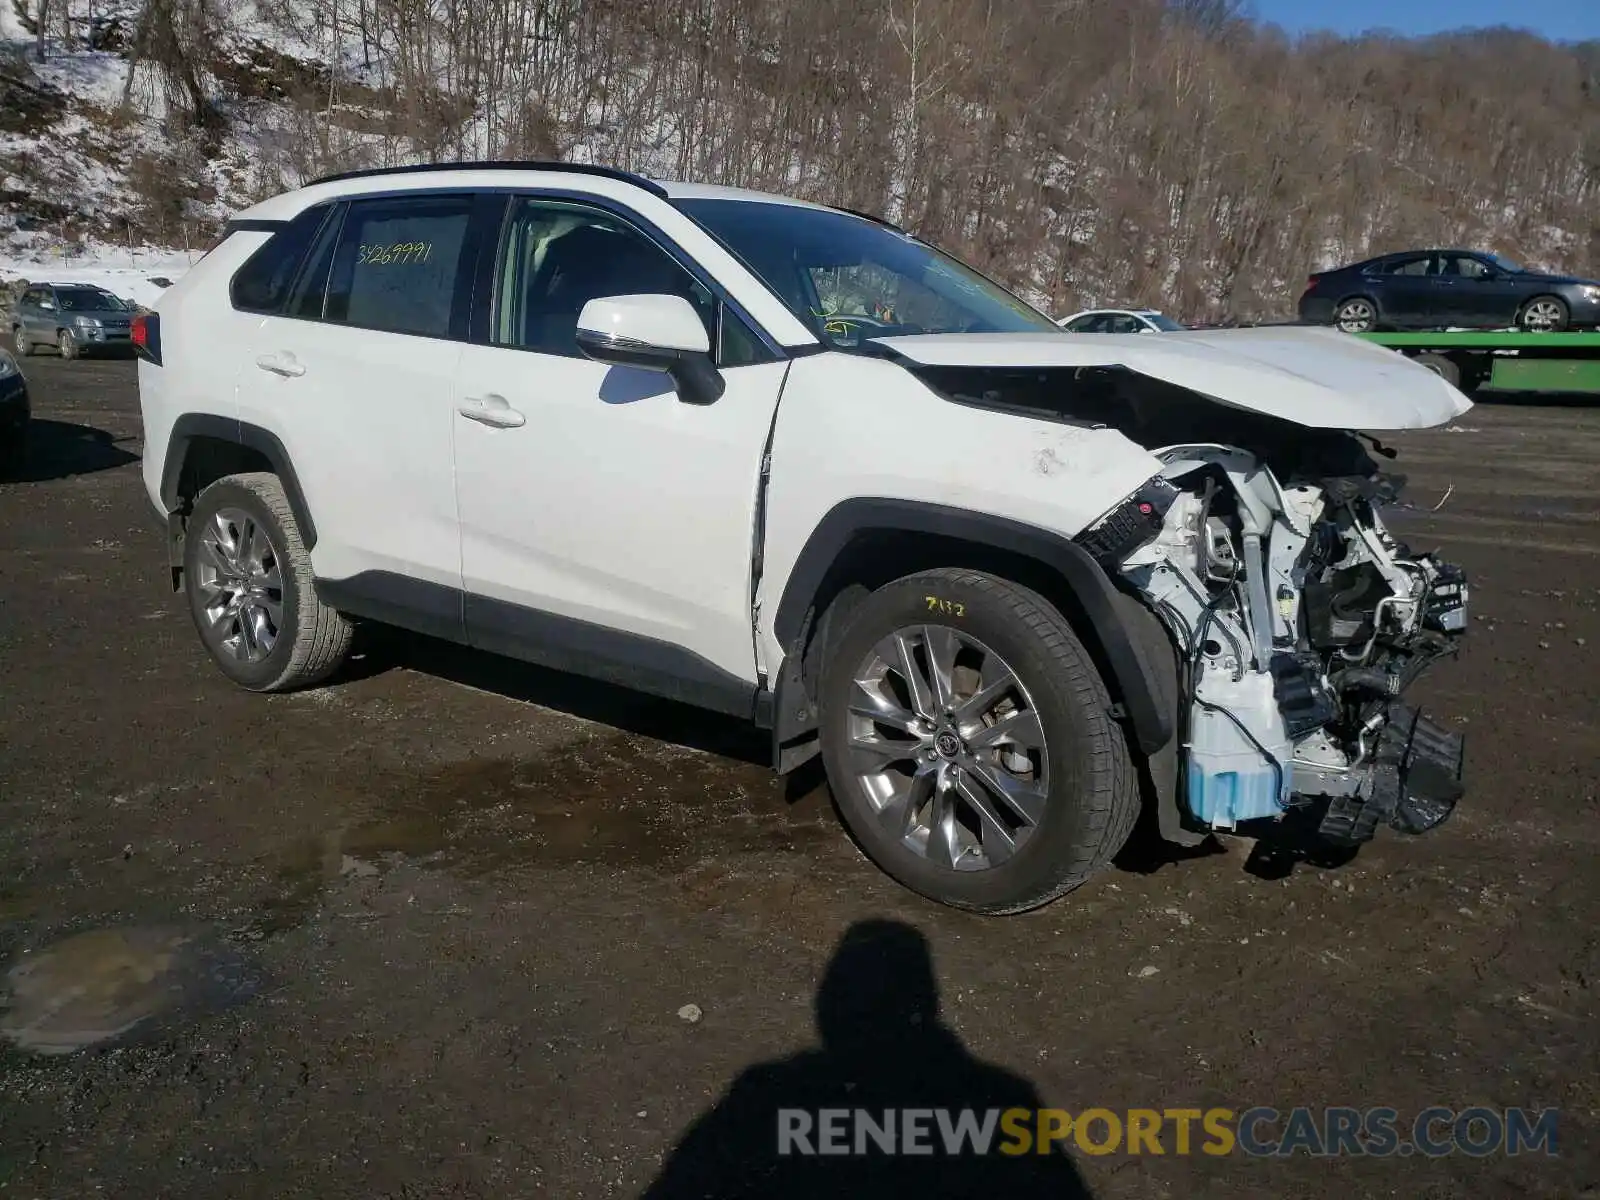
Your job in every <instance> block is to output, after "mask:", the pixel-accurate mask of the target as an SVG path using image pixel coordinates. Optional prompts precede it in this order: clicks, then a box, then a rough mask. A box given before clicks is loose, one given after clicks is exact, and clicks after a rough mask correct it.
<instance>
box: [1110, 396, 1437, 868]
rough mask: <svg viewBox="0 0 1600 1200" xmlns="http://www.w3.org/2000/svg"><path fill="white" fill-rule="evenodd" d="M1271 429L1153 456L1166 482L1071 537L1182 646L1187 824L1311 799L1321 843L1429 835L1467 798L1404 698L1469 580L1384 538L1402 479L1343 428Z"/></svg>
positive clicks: (1277, 811)
mask: <svg viewBox="0 0 1600 1200" xmlns="http://www.w3.org/2000/svg"><path fill="white" fill-rule="evenodd" d="M1213 412H1215V410H1213ZM1213 424H1215V421H1213ZM1276 425H1277V423H1275V422H1274V423H1271V424H1270V425H1264V426H1261V427H1260V428H1259V430H1258V432H1260V433H1263V434H1268V435H1269V436H1266V437H1261V438H1258V439H1254V443H1255V444H1253V445H1252V446H1251V448H1250V449H1241V448H1239V447H1237V446H1222V445H1215V444H1205V443H1198V444H1176V445H1168V446H1167V447H1166V448H1164V449H1160V450H1156V451H1154V452H1153V453H1154V454H1155V456H1156V457H1157V459H1158V460H1159V461H1160V462H1161V463H1162V470H1161V472H1160V474H1158V475H1157V476H1155V477H1154V478H1152V479H1151V480H1150V482H1149V483H1147V484H1146V485H1145V486H1144V487H1143V488H1142V489H1141V490H1140V491H1139V492H1138V493H1137V494H1135V495H1134V496H1132V497H1130V498H1129V499H1128V500H1127V501H1125V502H1124V503H1123V504H1122V505H1121V506H1119V507H1118V508H1117V509H1116V510H1114V511H1113V512H1112V513H1110V514H1108V515H1107V516H1106V517H1105V518H1103V519H1102V520H1101V521H1099V522H1097V523H1096V524H1095V525H1094V526H1093V527H1091V528H1090V529H1089V530H1087V531H1085V533H1084V534H1082V535H1080V539H1079V540H1080V543H1081V544H1082V545H1084V547H1085V548H1086V549H1088V550H1089V551H1090V552H1091V553H1092V554H1093V555H1094V556H1095V557H1096V558H1097V560H1099V561H1100V562H1101V564H1102V565H1103V566H1104V567H1105V568H1106V569H1107V571H1108V572H1110V573H1112V574H1114V575H1120V576H1121V578H1122V580H1123V581H1124V582H1125V583H1126V584H1127V585H1129V586H1130V587H1131V588H1132V589H1133V590H1134V591H1136V593H1137V594H1138V595H1139V596H1140V597H1141V598H1142V599H1143V600H1144V601H1145V603H1146V604H1148V605H1149V607H1150V608H1151V609H1152V610H1153V611H1154V612H1155V613H1156V615H1157V616H1158V617H1159V618H1160V620H1161V621H1162V622H1163V624H1164V625H1165V627H1166V628H1167V630H1168V632H1169V633H1170V635H1171V637H1172V639H1173V642H1174V643H1175V645H1176V646H1177V649H1178V658H1179V661H1180V672H1179V675H1180V677H1179V683H1180V695H1181V697H1182V699H1181V701H1180V707H1182V708H1184V709H1185V710H1186V711H1183V712H1181V713H1180V717H1181V720H1180V729H1181V731H1182V732H1181V740H1182V747H1183V748H1182V756H1183V757H1182V766H1181V770H1180V789H1179V790H1180V795H1181V797H1182V803H1183V805H1184V807H1185V808H1186V810H1187V813H1188V814H1189V820H1190V822H1192V823H1193V825H1192V826H1191V827H1198V828H1210V829H1221V830H1228V829H1233V828H1234V827H1235V826H1237V825H1239V824H1240V823H1242V822H1246V821H1253V820H1258V819H1261V818H1274V817H1280V816H1282V815H1283V814H1284V813H1286V812H1287V811H1289V810H1290V809H1292V808H1296V807H1307V806H1312V805H1317V806H1320V807H1321V808H1322V813H1321V817H1320V823H1319V824H1318V826H1317V832H1318V834H1319V835H1320V836H1321V837H1322V838H1324V839H1326V840H1327V841H1329V842H1331V843H1334V844H1339V845H1351V844H1355V843H1359V842H1363V841H1366V840H1369V839H1370V838H1372V837H1373V835H1374V834H1375V833H1376V831H1377V829H1378V828H1379V827H1380V826H1388V827H1390V828H1394V829H1397V830H1401V831H1403V832H1409V833H1421V832H1424V831H1426V830H1428V829H1431V828H1433V827H1434V826H1436V825H1438V824H1439V823H1440V822H1441V821H1443V820H1444V819H1445V818H1446V817H1448V816H1449V814H1450V812H1451V811H1452V810H1453V808H1454V806H1455V804H1456V802H1457V800H1458V799H1459V798H1460V796H1461V795H1462V791H1463V789H1462V784H1461V766H1462V756H1463V745H1462V739H1461V737H1460V736H1459V735H1458V734H1455V733H1452V732H1450V731H1448V730H1446V729H1444V728H1443V727H1441V726H1440V725H1438V724H1435V723H1434V722H1432V721H1430V720H1428V719H1427V718H1426V717H1424V716H1422V715H1421V713H1420V712H1419V711H1417V710H1416V709H1415V708H1413V707H1411V706H1410V705H1408V704H1406V703H1405V701H1404V700H1403V699H1402V697H1403V695H1404V693H1405V691H1406V689H1407V688H1408V687H1409V686H1410V685H1411V684H1412V683H1413V682H1414V681H1415V680H1416V679H1417V677H1418V676H1419V675H1420V674H1421V673H1422V672H1423V671H1424V670H1426V669H1427V668H1428V667H1429V666H1430V665H1431V664H1433V663H1434V662H1436V661H1437V660H1438V659H1439V658H1440V657H1442V656H1446V655H1450V654H1453V653H1454V652H1455V650H1456V647H1457V642H1458V639H1459V637H1460V636H1461V634H1462V633H1463V632H1464V631H1465V629H1466V625H1467V612H1466V604H1467V584H1466V580H1465V577H1464V575H1463V573H1462V572H1461V570H1460V569H1459V568H1457V567H1455V566H1453V565H1451V564H1449V563H1445V562H1441V561H1438V560H1437V559H1435V558H1434V557H1432V556H1431V555H1428V554H1417V553H1414V552H1413V551H1412V550H1411V549H1410V548H1409V547H1408V546H1406V545H1405V544H1404V543H1403V542H1401V541H1399V540H1398V539H1397V538H1396V537H1395V536H1394V535H1393V534H1392V533H1391V532H1390V531H1389V530H1388V529H1387V527H1386V526H1385V524H1384V521H1383V518H1382V515H1381V510H1382V509H1383V507H1384V506H1385V505H1387V504H1391V503H1393V502H1394V500H1395V499H1396V498H1397V496H1398V494H1399V491H1400V489H1401V487H1402V486H1403V485H1404V477H1402V476H1396V475H1391V474H1388V473H1385V472H1384V471H1382V470H1380V469H1379V467H1378V465H1377V463H1376V461H1375V460H1374V459H1373V458H1372V456H1371V454H1369V453H1368V450H1367V446H1366V445H1365V444H1363V442H1362V440H1361V439H1360V438H1359V437H1358V436H1357V435H1355V434H1350V433H1342V432H1336V431H1320V430H1307V429H1303V428H1302V429H1295V430H1293V431H1292V435H1291V436H1282V435H1284V434H1286V433H1289V431H1287V430H1284V429H1283V428H1282V427H1277V428H1273V427H1272V426H1276ZM1229 432H1230V433H1236V432H1242V430H1238V429H1231V430H1230V431H1229ZM1373 446H1374V448H1375V449H1377V450H1378V451H1379V452H1380V453H1389V454H1391V455H1392V452H1388V451H1383V450H1382V448H1381V446H1379V444H1378V443H1375V442H1374V443H1373Z"/></svg>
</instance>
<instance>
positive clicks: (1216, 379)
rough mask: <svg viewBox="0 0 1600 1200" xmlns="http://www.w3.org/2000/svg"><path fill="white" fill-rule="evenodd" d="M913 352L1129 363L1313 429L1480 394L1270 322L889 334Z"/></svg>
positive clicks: (1421, 413)
mask: <svg viewBox="0 0 1600 1200" xmlns="http://www.w3.org/2000/svg"><path fill="white" fill-rule="evenodd" d="M882 340H883V344H884V345H885V346H888V347H889V348H891V349H893V350H895V351H897V352H899V353H900V354H903V355H905V356H906V357H907V358H908V359H911V360H912V361H913V362H918V363H925V364H929V365H940V366H1012V367H1094V366H1120V367H1126V368H1128V369H1129V370H1131V371H1138V372H1139V373H1140V374H1143V375H1149V376H1151V377H1153V378H1155V379H1161V380H1164V381H1166V382H1168V383H1173V384H1177V385H1178V386H1179V387H1185V388H1189V389H1190V390H1192V391H1196V392H1199V393H1201V394H1202V395H1205V396H1209V397H1211V398H1212V399H1213V400H1216V401H1218V402H1219V403H1222V404H1226V405H1228V406H1229V407H1232V408H1240V409H1245V410H1247V411H1250V412H1258V413H1264V414H1266V415H1267V416H1272V417H1280V418H1282V419H1283V420H1286V421H1293V422H1294V423H1295V424H1297V425H1304V426H1306V427H1307V428H1311V429H1382V430H1388V429H1424V428H1428V427H1430V426H1434V425H1441V424H1443V423H1444V422H1446V421H1449V420H1450V419H1452V418H1454V417H1458V416H1460V415H1461V414H1462V413H1464V412H1466V411H1467V410H1468V409H1470V408H1471V407H1472V402H1471V401H1470V400H1468V399H1467V398H1466V396H1464V395H1463V394H1462V393H1461V392H1460V391H1459V390H1458V389H1457V388H1455V387H1452V386H1451V385H1450V384H1448V383H1446V382H1445V381H1444V380H1443V379H1441V378H1439V376H1438V375H1436V374H1434V373H1433V372H1432V371H1430V370H1428V369H1427V368H1426V367H1422V366H1418V365H1417V364H1416V363H1415V362H1413V361H1411V360H1410V359H1409V358H1406V357H1405V356H1404V355H1402V354H1396V353H1394V351H1392V350H1387V349H1385V348H1384V347H1382V346H1374V345H1372V344H1371V343H1369V342H1367V341H1365V340H1363V339H1361V338H1354V337H1351V336H1350V335H1348V334H1344V333H1340V332H1339V331H1338V330H1336V329H1322V328H1317V327H1312V326H1269V327H1264V328H1241V329H1221V330H1204V331H1202V330H1186V331H1184V332H1182V333H1166V334H1162V336H1160V337H1158V338H1156V337H1152V338H1142V337H1141V338H1134V337H1128V336H1127V335H1125V334H1115V333H1082V334H1074V335H1073V336H1072V337H1070V338H1063V337H1057V336H1055V335H1053V334H1048V333H1044V334H1016V333H1010V334H988V333H980V334H943V335H936V336H920V337H899V338H884V339H882Z"/></svg>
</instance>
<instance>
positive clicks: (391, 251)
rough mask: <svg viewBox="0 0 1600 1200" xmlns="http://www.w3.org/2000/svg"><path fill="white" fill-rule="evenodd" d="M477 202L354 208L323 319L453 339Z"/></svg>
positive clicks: (449, 199)
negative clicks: (465, 252)
mask: <svg viewBox="0 0 1600 1200" xmlns="http://www.w3.org/2000/svg"><path fill="white" fill-rule="evenodd" d="M471 212H472V201H471V199H470V198H469V197H466V196H418V197H414V198H407V199H385V200H363V201H358V202H356V203H354V204H351V205H350V207H349V210H348V211H347V212H346V213H345V218H344V228H343V229H342V230H341V231H340V234H339V241H338V246H337V248H336V249H335V251H334V255H333V271H332V274H331V276H330V278H329V281H328V295H327V304H326V307H325V310H324V313H323V316H324V319H326V320H329V321H337V322H340V323H342V324H346V325H359V326H361V327H362V328H364V329H382V330H387V331H389V332H391V333H414V334H422V335H426V336H429V337H449V336H451V333H452V318H456V319H457V323H460V324H464V322H465V317H466V311H465V306H464V305H462V304H459V303H458V302H457V296H458V293H459V292H460V291H461V288H460V286H459V284H460V282H461V279H462V277H463V275H464V274H465V272H463V271H462V270H461V259H462V251H463V250H464V248H465V246H466V244H467V223H468V221H469V220H470V218H471Z"/></svg>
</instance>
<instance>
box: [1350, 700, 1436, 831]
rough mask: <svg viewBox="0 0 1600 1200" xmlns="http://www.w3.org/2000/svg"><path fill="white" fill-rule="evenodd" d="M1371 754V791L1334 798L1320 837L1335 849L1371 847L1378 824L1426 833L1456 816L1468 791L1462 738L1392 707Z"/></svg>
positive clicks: (1410, 710) (1411, 711) (1404, 709)
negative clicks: (1335, 847)
mask: <svg viewBox="0 0 1600 1200" xmlns="http://www.w3.org/2000/svg"><path fill="white" fill-rule="evenodd" d="M1388 715H1389V722H1388V724H1387V725H1385V726H1384V729H1383V733H1382V735H1381V736H1380V737H1379V739H1378V746H1377V749H1376V751H1375V752H1374V754H1373V765H1372V786H1371V788H1370V789H1369V790H1368V792H1367V794H1366V795H1365V796H1364V797H1363V796H1336V797H1334V798H1333V799H1332V800H1331V801H1330V802H1329V805H1328V811H1327V813H1326V814H1325V815H1324V816H1323V818H1322V824H1321V825H1320V826H1319V828H1318V833H1319V835H1320V836H1322V837H1323V838H1325V839H1327V840H1328V841H1330V842H1332V843H1334V844H1336V845H1345V846H1350V845H1356V844H1359V843H1361V842H1367V841H1371V840H1372V837H1373V835H1374V834H1376V833H1377V831H1378V826H1379V825H1380V824H1382V825H1387V826H1389V827H1390V828H1391V829H1395V830H1398V831H1399V832H1401V833H1409V834H1420V833H1427V832H1428V831H1429V830H1431V829H1434V828H1436V827H1437V826H1439V825H1441V824H1443V823H1444V821H1445V820H1446V819H1447V818H1448V817H1449V816H1450V814H1451V813H1452V812H1454V811H1455V807H1456V803H1457V802H1458V801H1459V800H1460V799H1461V797H1462V795H1463V794H1464V793H1465V791H1466V789H1465V787H1464V786H1463V784H1462V767H1463V762H1464V759H1465V757H1466V743H1465V740H1464V739H1463V738H1462V736H1461V735H1460V734H1458V733H1451V732H1450V731H1449V730H1447V729H1445V728H1444V727H1442V726H1440V725H1438V724H1436V723H1435V722H1433V721H1430V720H1428V719H1427V718H1426V717H1424V716H1423V715H1422V714H1421V713H1420V712H1419V711H1417V710H1416V709H1414V708H1411V707H1410V706H1409V705H1405V704H1398V703H1397V704H1392V705H1390V707H1389V714H1388Z"/></svg>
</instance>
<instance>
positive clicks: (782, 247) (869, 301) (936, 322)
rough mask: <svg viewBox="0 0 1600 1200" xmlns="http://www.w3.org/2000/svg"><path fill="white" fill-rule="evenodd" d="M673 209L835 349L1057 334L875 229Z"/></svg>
mask: <svg viewBox="0 0 1600 1200" xmlns="http://www.w3.org/2000/svg"><path fill="white" fill-rule="evenodd" d="M674 203H675V205H676V206H677V207H678V208H679V209H680V210H681V211H683V212H684V213H685V214H686V215H688V216H689V217H690V218H691V219H693V220H694V221H696V222H697V223H698V224H699V225H700V226H701V227H702V228H704V229H706V230H707V231H708V232H709V233H710V234H711V235H712V236H713V237H715V238H716V239H717V240H718V241H720V242H721V243H722V244H723V245H724V246H726V247H727V248H728V249H729V250H730V251H731V252H732V253H733V254H735V255H736V256H738V257H739V258H740V259H742V260H743V261H744V263H745V264H746V265H747V266H748V267H749V268H750V269H751V270H752V271H753V272H754V273H755V274H756V275H757V276H759V277H760V278H761V280H762V281H763V282H764V283H766V285H767V286H768V287H769V288H771V289H772V290H773V292H775V293H776V294H777V295H778V296H779V297H780V298H781V299H782V300H783V302H784V303H785V304H786V305H787V306H788V308H789V310H790V311H791V312H793V313H794V314H795V315H796V316H797V317H799V318H800V320H802V321H804V322H805V323H806V324H807V325H809V326H810V327H811V328H812V329H813V330H814V331H815V332H816V333H817V334H818V336H820V337H821V338H822V339H823V340H824V341H826V342H828V343H830V344H832V345H833V346H835V347H837V348H839V349H853V348H856V347H859V346H861V345H863V344H864V343H865V342H866V341H867V340H869V339H871V338H874V337H895V336H902V335H906V334H916V333H1043V332H1047V331H1048V332H1057V333H1059V332H1060V326H1058V325H1057V324H1056V323H1055V322H1054V321H1052V320H1051V319H1050V318H1049V317H1047V316H1046V315H1045V314H1044V313H1042V312H1039V311H1038V310H1037V309H1035V308H1033V307H1031V306H1030V305H1028V304H1025V303H1024V302H1023V301H1022V300H1020V299H1018V298H1017V297H1016V296H1013V295H1012V294H1011V293H1010V292H1008V291H1006V290H1005V289H1004V288H1002V287H1000V285H999V284H996V283H994V282H993V281H991V280H988V279H985V278H984V277H983V276H982V275H980V274H978V273H977V272H976V271H974V270H972V269H971V268H970V267H967V266H966V265H964V264H963V263H961V262H959V261H957V260H956V259H954V258H951V257H950V256H949V255H947V254H943V253H941V252H939V251H938V250H935V249H934V248H933V247H932V246H929V245H927V244H926V243H924V242H919V241H917V240H916V239H915V238H912V237H910V236H908V235H906V234H902V233H897V232H895V231H894V230H893V229H890V228H889V227H888V226H885V225H880V224H878V223H877V222H875V221H870V220H867V219H865V218H862V217H855V216H851V215H850V214H848V213H841V212H835V211H832V210H830V209H822V208H809V207H802V206H800V205H794V204H774V203H766V202H762V201H753V200H722V199H715V200H713V199H697V198H685V199H679V200H676V201H674Z"/></svg>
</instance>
